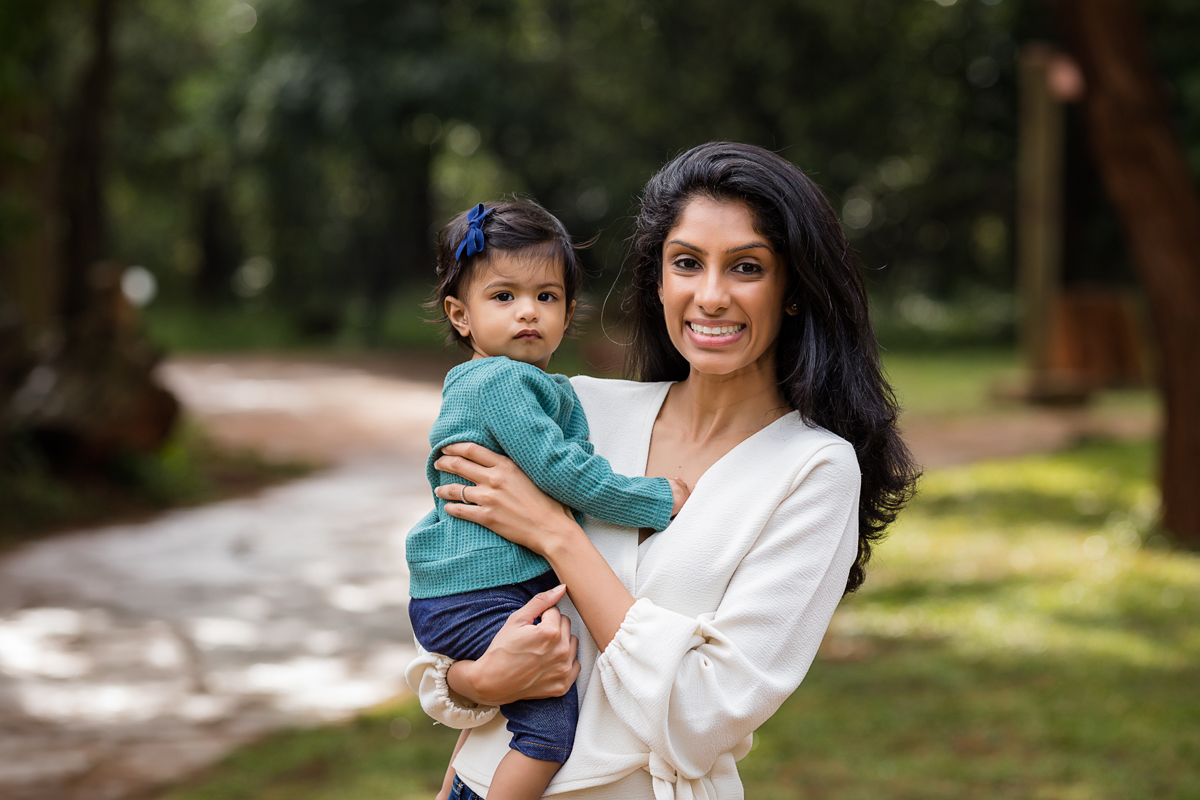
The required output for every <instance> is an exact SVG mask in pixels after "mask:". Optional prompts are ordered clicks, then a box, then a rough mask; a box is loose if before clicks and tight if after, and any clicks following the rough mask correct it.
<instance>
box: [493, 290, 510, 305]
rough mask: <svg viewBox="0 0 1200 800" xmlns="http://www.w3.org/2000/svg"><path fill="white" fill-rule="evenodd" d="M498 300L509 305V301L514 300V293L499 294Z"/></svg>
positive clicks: (497, 294)
mask: <svg viewBox="0 0 1200 800" xmlns="http://www.w3.org/2000/svg"><path fill="white" fill-rule="evenodd" d="M496 299H497V300H499V301H500V302H501V303H507V302H508V301H509V300H512V299H513V296H512V292H497V293H496Z"/></svg>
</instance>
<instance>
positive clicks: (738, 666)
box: [408, 142, 916, 800]
mask: <svg viewBox="0 0 1200 800" xmlns="http://www.w3.org/2000/svg"><path fill="white" fill-rule="evenodd" d="M626 310H627V311H628V312H629V314H630V316H631V318H632V321H633V325H634V339H633V342H632V347H631V351H630V352H631V355H632V360H633V368H634V370H633V371H634V373H635V375H636V376H637V377H638V378H639V379H640V381H636V382H635V381H603V380H595V379H590V378H575V379H573V380H572V384H573V386H574V388H575V389H576V391H577V392H578V396H579V400H580V403H581V405H582V407H583V410H584V411H585V412H586V415H587V419H588V425H589V430H590V437H589V442H590V444H591V445H592V446H594V448H595V452H596V454H597V455H601V456H604V457H605V458H606V459H608V461H609V462H610V463H611V465H612V468H613V470H614V471H615V472H617V473H619V474H622V475H629V476H646V477H649V478H681V479H682V480H683V481H684V483H686V484H687V485H689V486H691V487H692V492H691V495H690V497H688V498H687V500H686V502H685V503H684V504H683V506H682V508H681V509H678V514H677V515H676V516H674V517H673V521H672V522H671V523H670V525H669V526H668V527H666V528H665V529H664V530H661V531H660V532H658V533H651V532H650V531H649V530H647V529H642V530H641V531H638V530H637V529H636V528H634V527H632V526H629V527H624V526H622V525H619V524H613V523H611V522H605V521H603V520H600V519H597V518H595V517H593V516H588V517H585V518H584V520H583V523H582V526H581V525H580V524H578V523H577V521H576V519H574V518H573V517H571V516H570V515H567V514H564V513H563V508H562V505H561V504H560V503H559V502H557V501H556V500H555V499H554V498H552V497H549V496H548V495H547V494H545V493H544V492H543V491H542V490H540V489H539V488H538V487H537V485H535V483H534V482H533V481H531V480H530V479H529V477H527V476H526V475H525V474H523V472H522V470H521V469H519V468H518V467H517V466H516V465H515V464H514V462H513V461H512V460H511V459H509V458H508V457H506V456H504V455H501V454H498V453H495V452H492V451H491V450H489V449H486V448H485V447H481V446H480V444H479V443H470V442H459V443H455V444H450V445H448V446H446V447H444V448H442V455H441V457H440V458H438V459H436V461H435V462H434V463H433V467H434V468H435V469H436V470H438V471H440V472H442V473H447V474H450V475H452V476H457V477H456V478H453V479H452V480H466V481H469V482H470V483H472V484H474V487H471V488H469V489H468V490H467V497H466V498H465V500H466V501H467V502H465V503H464V502H461V500H462V499H463V498H462V497H461V493H462V492H461V489H459V490H457V493H456V489H455V487H454V486H452V485H443V486H440V487H439V488H438V489H437V490H436V491H435V494H436V495H437V496H438V498H439V500H440V501H443V502H445V506H444V508H445V512H446V513H447V514H448V515H450V516H451V517H454V518H458V519H462V520H467V521H471V522H475V523H478V524H480V525H482V526H484V527H486V528H487V529H488V530H490V531H492V532H493V533H495V534H498V535H499V536H501V537H503V538H504V539H507V540H509V541H511V542H514V543H516V544H519V545H522V546H523V547H525V548H527V549H528V550H529V551H532V552H534V553H537V554H539V555H541V556H542V557H544V558H545V559H546V561H547V562H548V563H549V565H550V567H551V568H552V570H553V573H554V575H555V576H557V580H559V581H561V582H562V583H563V584H565V585H566V587H567V592H568V593H569V595H570V600H571V604H570V605H569V606H566V607H564V608H563V609H562V612H561V617H560V616H559V615H558V614H557V612H555V610H554V609H553V608H550V604H552V603H554V602H556V601H557V600H558V599H559V596H558V595H557V594H556V593H549V594H546V595H545V596H544V597H542V598H541V599H540V601H538V602H535V603H532V604H527V606H526V607H525V608H523V609H521V610H519V611H517V612H516V613H514V614H512V615H511V616H510V617H509V618H508V622H506V623H505V625H504V627H503V628H502V629H501V630H500V631H499V632H498V633H497V634H496V636H495V638H494V639H493V640H492V642H491V644H490V645H489V646H488V648H487V649H486V651H485V652H483V653H482V655H480V656H478V657H477V658H475V659H463V660H458V661H452V660H451V659H450V658H446V657H444V656H443V655H439V654H436V653H428V654H424V655H422V657H420V658H418V660H417V661H416V662H414V664H413V665H412V666H411V667H410V669H409V673H408V678H409V683H410V684H411V685H412V686H413V687H414V688H416V689H417V690H418V692H419V694H420V697H421V702H422V706H423V707H424V708H425V709H426V711H427V712H428V713H430V714H431V715H432V716H434V717H435V718H436V719H438V720H440V721H442V722H444V723H446V724H448V725H452V726H455V727H471V728H474V729H475V730H474V731H473V732H472V734H471V735H470V736H469V737H468V738H467V739H466V741H465V744H464V745H463V746H462V749H461V751H460V752H459V753H458V754H457V756H456V758H455V759H454V771H455V773H456V777H455V780H456V784H455V788H454V790H453V794H451V795H450V796H452V797H457V798H460V800H471V799H472V798H475V797H481V796H483V795H487V796H489V797H492V798H495V797H497V796H504V797H508V796H510V795H503V793H501V792H498V791H497V783H496V780H495V778H494V777H493V776H494V775H496V774H498V773H497V766H498V765H499V764H500V763H501V761H502V759H504V758H505V755H506V753H507V751H508V749H509V747H510V738H511V737H510V736H509V735H508V732H507V731H506V730H505V728H504V723H503V717H502V716H500V715H498V714H497V713H496V710H495V708H493V707H494V706H497V705H500V704H501V703H508V702H511V701H512V700H513V699H515V698H533V697H546V696H556V695H558V694H561V692H562V691H563V689H562V687H561V685H560V684H559V683H558V682H557V681H559V680H561V673H562V672H563V671H564V670H565V668H566V666H567V665H571V664H572V661H573V659H571V657H570V656H569V655H565V654H569V653H571V652H572V651H573V647H572V641H573V637H572V636H571V630H572V629H573V630H575V631H577V632H578V637H579V638H578V650H577V652H578V664H579V672H578V679H577V683H576V690H577V693H578V696H579V700H580V715H579V720H578V726H577V728H576V733H575V744H574V749H573V751H572V753H571V757H570V758H569V759H568V760H567V761H566V763H565V764H564V765H563V767H562V768H561V770H559V771H558V772H557V773H556V775H555V777H554V779H553V781H551V782H550V784H549V787H548V789H547V791H546V794H547V795H553V796H556V797H559V798H562V800H576V799H577V800H585V799H586V800H617V798H621V800H626V799H627V798H633V799H634V800H650V799H651V798H654V799H655V800H666V798H669V797H677V798H696V799H697V800H698V799H699V798H706V799H707V800H734V799H735V798H741V797H742V796H743V792H742V786H741V782H740V779H739V777H738V772H737V766H736V763H735V762H736V761H737V759H740V758H741V757H743V756H744V755H745V754H746V753H747V752H748V750H749V744H750V739H749V737H750V735H751V734H752V733H753V731H754V730H755V728H757V727H758V726H759V725H761V724H762V723H763V721H764V720H766V719H767V718H768V717H770V716H771V714H772V713H774V711H775V710H776V709H777V708H778V707H779V705H780V704H781V703H782V702H783V701H784V700H785V699H786V698H787V697H788V696H789V695H790V694H791V693H792V692H793V691H794V690H795V689H796V688H797V686H799V684H800V681H801V680H802V679H803V677H804V675H805V673H806V672H807V670H808V667H809V665H810V664H811V662H812V659H813V657H814V656H815V654H816V650H817V647H818V646H819V644H820V642H821V638H822V635H823V633H824V631H825V628H826V626H827V625H828V623H829V619H830V617H831V615H832V614H833V610H834V608H835V607H836V606H837V603H838V601H839V600H840V599H841V597H842V596H843V594H844V593H846V592H848V591H853V590H854V589H856V588H858V586H859V585H860V584H861V583H862V581H863V577H864V570H865V566H866V563H867V560H868V558H869V557H870V551H871V544H872V542H873V541H875V540H877V539H878V538H879V537H880V536H881V535H882V532H883V529H884V528H885V527H886V526H887V525H888V524H890V523H891V522H892V520H893V519H894V518H895V516H896V514H897V513H898V512H899V510H900V508H901V507H902V506H903V505H904V503H905V502H906V501H907V499H908V497H909V495H910V493H911V489H912V484H913V482H914V480H915V473H916V470H915V468H914V466H913V464H912V461H911V458H910V457H909V454H908V451H907V449H906V448H905V447H904V444H903V443H902V442H901V441H900V438H899V434H898V431H897V429H896V414H897V409H896V404H895V401H894V399H893V397H892V392H891V389H890V387H889V386H888V384H887V382H886V381H885V380H884V378H883V374H882V371H881V369H880V365H879V358H878V350H877V347H876V344H875V340H874V336H873V334H872V330H871V325H870V321H869V317H868V314H867V297H866V292H865V291H864V287H863V280H862V276H861V274H860V271H859V265H858V262H857V260H856V258H855V256H854V254H853V252H852V251H851V250H850V248H849V245H848V244H847V241H846V238H845V236H844V234H843V232H842V230H841V228H840V226H839V224H838V221H837V217H836V215H835V214H834V213H833V211H832V209H831V208H830V207H829V204H828V202H827V201H826V200H825V198H824V197H823V196H822V195H821V193H820V191H819V190H818V189H817V188H816V187H815V186H814V185H813V184H812V182H811V181H810V180H809V179H808V178H807V177H806V176H805V175H804V174H803V173H802V172H800V170H798V169H797V168H796V167H795V166H793V165H792V164H790V163H788V162H787V161H785V160H784V159H782V158H780V157H779V156H777V155H775V154H774V153H771V152H769V151H766V150H763V149H761V148H757V147H752V146H748V145H738V144H730V143H723V142H717V143H712V144H708V145H703V146H701V147H697V148H694V149H692V150H690V151H688V152H687V153H684V154H683V155H681V156H679V157H678V158H676V159H675V160H673V161H672V162H671V163H669V164H668V165H667V166H665V167H664V168H663V169H662V170H661V171H660V172H659V173H658V174H657V175H655V176H654V177H653V178H651V180H650V182H649V184H648V185H647V187H646V191H645V194H644V195H643V198H642V206H641V211H640V213H639V215H638V218H637V230H636V232H635V235H634V264H633V285H632V288H631V294H630V302H629V305H628V306H627V308H626ZM558 591H561V589H560V590H558ZM539 614H540V615H543V617H542V620H543V621H542V622H541V623H538V622H537V621H536V620H537V617H538V615H539ZM547 616H549V618H550V619H552V620H555V621H560V620H570V622H571V625H570V628H569V629H566V630H564V629H563V628H562V627H561V625H555V626H550V625H547V624H545V619H546V617H547ZM564 658H565V659H566V662H565V663H564Z"/></svg>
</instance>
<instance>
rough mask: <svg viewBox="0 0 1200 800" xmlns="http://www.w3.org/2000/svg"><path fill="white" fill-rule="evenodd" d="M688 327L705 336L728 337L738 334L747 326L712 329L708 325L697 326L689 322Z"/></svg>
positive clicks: (724, 326) (725, 326)
mask: <svg viewBox="0 0 1200 800" xmlns="http://www.w3.org/2000/svg"><path fill="white" fill-rule="evenodd" d="M688 327H689V328H691V329H692V330H693V331H695V332H696V333H702V334H704V335H705V336H728V335H729V334H731V333H737V332H738V331H740V330H741V329H742V328H744V327H746V326H745V325H722V326H720V327H717V328H710V327H708V326H706V325H697V324H696V323H694V322H689V323H688Z"/></svg>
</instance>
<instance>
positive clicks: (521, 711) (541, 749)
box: [408, 571, 579, 764]
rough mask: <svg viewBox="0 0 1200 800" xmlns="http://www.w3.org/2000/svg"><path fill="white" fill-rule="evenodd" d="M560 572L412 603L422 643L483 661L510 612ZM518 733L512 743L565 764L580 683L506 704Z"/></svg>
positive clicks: (411, 616)
mask: <svg viewBox="0 0 1200 800" xmlns="http://www.w3.org/2000/svg"><path fill="white" fill-rule="evenodd" d="M558 582H559V581H558V578H557V577H556V576H555V574H554V572H553V571H551V572H545V573H543V574H541V575H539V576H537V577H536V578H534V579H532V580H528V581H525V582H524V583H518V584H513V585H511V586H496V587H495V588H492V589H480V590H479V591H476V592H464V593H462V594H452V595H448V596H446V597H427V598H421V599H417V598H414V599H413V600H411V601H409V604H408V616H409V619H411V620H412V627H413V633H415V634H416V636H417V641H418V642H420V643H421V646H422V647H424V648H425V649H426V650H428V651H429V652H431V653H440V654H441V655H444V656H448V657H450V658H453V659H455V660H456V661H457V660H461V659H477V658H479V657H480V656H482V655H483V653H484V651H485V650H487V648H488V645H489V644H491V643H492V639H493V638H495V636H496V632H497V631H499V630H500V628H501V626H503V625H504V623H505V622H506V621H507V620H508V617H509V615H510V614H512V613H513V612H514V611H516V610H517V609H519V608H520V607H521V606H523V605H525V604H526V603H528V602H529V601H530V600H531V599H533V596H534V595H535V594H537V593H539V592H544V591H546V590H548V589H553V588H554V587H555V586H557V585H558ZM500 713H501V714H503V715H504V717H505V719H507V720H508V730H509V731H510V732H511V733H512V741H511V742H510V743H509V747H511V748H513V749H514V750H517V751H518V752H521V753H524V754H525V755H527V756H529V757H530V758H536V759H538V760H539V761H554V762H557V763H559V764H561V763H563V762H564V761H566V760H567V756H569V755H570V754H571V746H572V745H573V744H574V742H575V723H576V721H577V720H578V719H579V695H578V694H577V693H576V691H575V686H574V684H572V685H571V688H570V689H569V690H568V691H567V693H566V694H565V695H563V696H562V697H549V698H546V699H544V700H518V701H517V702H515V703H507V704H505V705H502V706H500Z"/></svg>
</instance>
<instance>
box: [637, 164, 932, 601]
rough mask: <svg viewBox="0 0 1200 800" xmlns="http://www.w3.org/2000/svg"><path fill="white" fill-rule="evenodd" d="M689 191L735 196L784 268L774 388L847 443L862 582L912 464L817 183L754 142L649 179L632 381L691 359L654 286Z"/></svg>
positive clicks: (851, 271)
mask: <svg viewBox="0 0 1200 800" xmlns="http://www.w3.org/2000/svg"><path fill="white" fill-rule="evenodd" d="M695 197H710V198H713V199H715V200H728V201H733V202H738V203H743V204H745V205H746V206H747V207H749V209H750V211H751V212H752V213H753V215H754V218H755V227H756V229H757V232H758V233H759V234H761V235H762V236H765V237H766V238H767V240H768V241H769V242H770V243H771V247H772V248H773V249H774V250H775V252H776V253H778V254H779V255H780V256H781V257H782V258H783V259H784V261H785V263H786V264H787V266H788V289H787V294H786V297H785V299H784V304H785V305H788V306H790V305H791V304H793V303H795V304H796V306H797V307H798V309H799V313H797V314H796V315H794V316H793V315H791V314H784V315H783V325H782V328H781V329H780V332H779V339H778V343H777V345H776V364H777V369H778V380H779V390H780V392H781V393H782V394H783V396H784V398H786V399H787V401H788V403H789V404H790V405H791V407H792V408H794V409H796V410H797V411H799V412H800V415H801V416H802V417H803V418H804V419H805V421H807V422H808V423H810V424H813V425H818V426H820V427H822V428H824V429H826V430H828V431H831V432H832V433H836V434H837V435H838V436H841V437H842V438H843V439H845V440H847V441H848V442H850V444H852V445H853V446H854V452H855V453H856V454H857V456H858V465H859V469H860V470H861V472H862V487H861V490H860V495H859V503H858V557H857V558H856V559H855V561H854V566H853V567H851V568H850V577H849V579H848V580H847V582H846V592H847V593H849V592H853V591H854V590H856V589H857V588H858V587H859V586H861V585H862V582H863V579H864V578H865V576H866V565H867V561H868V560H869V559H870V558H871V546H872V545H873V544H874V543H875V542H877V541H878V540H879V539H881V538H882V537H883V532H884V529H886V528H887V526H888V525H890V524H891V523H892V521H893V520H895V518H896V515H897V514H898V513H899V512H900V509H901V508H903V507H904V504H905V503H907V502H908V501H909V499H911V497H912V494H913V491H914V487H915V485H916V480H917V477H918V476H919V474H920V472H919V470H918V469H917V467H916V465H915V464H914V462H913V459H912V456H911V455H910V454H909V452H908V448H907V447H905V445H904V442H903V441H901V439H900V433H899V431H898V430H897V424H896V421H897V415H898V413H899V407H898V405H897V403H896V398H895V395H894V394H893V393H892V388H891V386H890V385H889V384H888V382H887V379H886V378H885V377H884V375H883V370H882V368H881V366H880V363H879V348H878V345H877V344H876V342H875V334H874V331H873V330H872V328H871V320H870V317H869V315H868V312H867V292H866V288H865V286H864V283H863V276H862V268H861V265H860V264H859V262H858V257H857V255H856V254H855V253H854V251H853V250H852V249H851V248H850V244H849V242H848V241H847V240H846V235H845V233H844V232H843V231H842V227H841V225H840V224H839V222H838V219H837V215H836V214H834V212H833V209H832V208H831V207H830V205H829V201H828V200H826V199H825V196H824V195H823V194H822V193H821V190H820V189H818V188H817V187H816V185H815V184H814V183H813V182H812V181H811V180H809V178H808V176H807V175H805V174H804V173H803V172H801V171H800V170H799V169H797V168H796V167H795V166H794V165H792V164H791V163H789V162H788V161H786V160H785V159H783V158H781V157H780V156H778V155H776V154H775V153H772V152H771V151H769V150H764V149H763V148H761V147H755V146H753V145H746V144H736V143H732V142H711V143H709V144H704V145H700V146H699V147H694V148H692V149H691V150H689V151H687V152H686V153H684V154H682V155H680V156H678V157H676V158H675V159H673V160H672V161H671V162H670V163H668V164H667V165H666V166H665V167H663V168H662V169H661V170H659V172H658V173H657V174H656V175H655V176H654V177H653V178H651V179H650V182H649V183H648V184H646V189H645V192H644V193H643V194H642V202H641V210H640V211H639V212H638V216H637V223H636V229H635V231H634V235H633V282H632V285H631V287H630V291H629V295H628V296H627V298H626V304H625V310H626V312H627V313H628V315H629V318H630V319H631V321H632V324H633V341H632V347H630V348H629V350H628V353H629V363H628V367H629V370H630V372H631V374H632V375H633V376H634V377H636V378H637V379H639V380H644V381H664V380H674V381H677V380H683V379H684V378H686V377H687V375H688V363H687V361H686V360H685V359H684V358H683V356H681V355H680V354H679V351H678V350H676V349H675V347H674V345H672V344H671V339H670V336H669V335H668V334H667V327H666V322H665V320H664V317H663V306H662V301H661V300H659V297H658V287H659V285H660V283H661V281H662V269H663V242H664V241H666V238H667V234H668V232H669V231H670V230H671V229H672V228H673V227H675V225H676V224H677V223H678V221H679V216H680V214H681V213H682V211H683V208H684V206H686V205H687V203H688V202H689V201H690V200H691V199H693V198H695Z"/></svg>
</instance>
